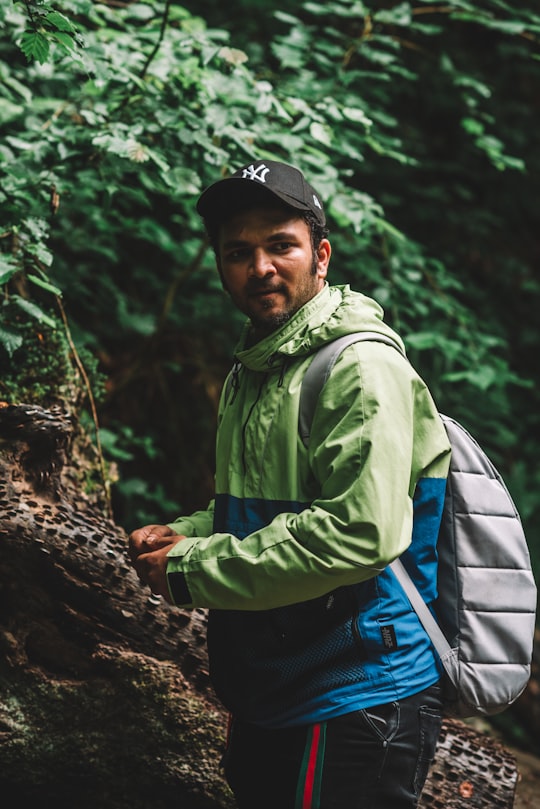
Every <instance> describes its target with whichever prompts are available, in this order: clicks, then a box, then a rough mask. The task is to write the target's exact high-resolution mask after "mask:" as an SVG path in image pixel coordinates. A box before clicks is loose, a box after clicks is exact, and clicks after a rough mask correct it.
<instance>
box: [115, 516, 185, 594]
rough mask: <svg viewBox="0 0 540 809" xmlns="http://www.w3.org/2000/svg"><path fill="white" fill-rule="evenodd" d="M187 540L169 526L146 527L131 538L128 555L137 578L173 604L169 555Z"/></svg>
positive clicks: (131, 535)
mask: <svg viewBox="0 0 540 809" xmlns="http://www.w3.org/2000/svg"><path fill="white" fill-rule="evenodd" d="M182 539H185V537H184V536H182V535H180V534H176V533H175V532H174V531H173V530H172V528H169V526H168V525H145V526H144V528H138V529H137V530H136V531H133V533H132V534H130V536H129V547H128V554H129V558H130V560H131V564H132V565H133V567H134V568H135V571H136V573H137V576H138V577H139V579H140V580H141V582H142V583H143V584H147V585H148V586H149V587H150V589H151V590H152V592H153V593H154V594H155V595H160V596H163V598H165V599H166V600H167V601H169V603H172V601H171V597H170V595H169V588H168V587H167V575H166V574H167V554H168V553H169V551H170V550H171V548H174V546H175V545H176V544H177V543H178V542H180V541H181V540H182Z"/></svg>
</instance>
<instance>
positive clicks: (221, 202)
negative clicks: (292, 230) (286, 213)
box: [197, 160, 326, 227]
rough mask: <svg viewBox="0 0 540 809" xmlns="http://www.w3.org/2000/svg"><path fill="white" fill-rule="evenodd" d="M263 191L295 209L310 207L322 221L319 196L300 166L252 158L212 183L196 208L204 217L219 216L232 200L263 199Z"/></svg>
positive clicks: (213, 218) (323, 218) (220, 216)
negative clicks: (228, 174) (249, 161)
mask: <svg viewBox="0 0 540 809" xmlns="http://www.w3.org/2000/svg"><path fill="white" fill-rule="evenodd" d="M266 194H269V195H273V196H274V197H277V198H278V199H279V200H281V201H282V202H284V203H286V204H287V205H289V206H290V207H291V208H295V209H296V210H298V211H311V212H312V213H313V214H314V215H315V217H316V219H317V222H318V223H319V224H320V225H322V226H323V227H324V225H325V224H326V217H325V215H324V209H323V206H322V202H321V200H320V197H319V195H318V193H317V192H316V191H315V189H314V188H313V187H312V186H311V185H310V184H309V183H308V182H307V181H306V179H305V177H304V175H303V174H302V172H301V171H300V169H297V168H294V166H288V165H287V164H286V163H279V162H277V161H275V160H254V161H253V162H252V163H249V164H248V165H246V166H242V168H240V169H238V171H235V172H234V174H232V175H231V176H230V177H226V178H225V179H224V180H218V182H216V183H213V185H210V186H209V187H208V188H207V189H206V190H205V191H203V193H202V194H201V196H200V197H199V201H198V202H197V212H198V213H199V214H200V215H201V216H202V217H203V218H204V219H212V220H219V219H221V218H223V216H224V214H226V213H227V212H230V211H231V206H232V205H234V203H235V202H242V201H243V200H249V199H251V198H252V197H255V198H256V199H264V198H265V196H266Z"/></svg>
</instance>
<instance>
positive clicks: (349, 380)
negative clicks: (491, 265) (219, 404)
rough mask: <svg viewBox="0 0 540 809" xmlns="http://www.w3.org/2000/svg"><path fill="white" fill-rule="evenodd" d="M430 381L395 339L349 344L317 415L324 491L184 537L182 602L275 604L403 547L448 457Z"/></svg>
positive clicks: (317, 460)
mask: <svg viewBox="0 0 540 809" xmlns="http://www.w3.org/2000/svg"><path fill="white" fill-rule="evenodd" d="M420 382H421V381H420V380H419V378H418V377H417V376H416V375H415V373H414V371H413V370H412V369H411V368H410V366H409V364H408V363H407V362H406V361H405V360H404V359H403V358H402V357H400V356H399V355H398V354H397V352H396V351H395V350H394V349H392V348H390V347H388V346H384V345H380V344H373V343H372V344H366V343H363V344H355V345H353V346H350V347H349V348H347V349H346V350H345V351H344V352H343V354H342V355H341V357H340V358H339V360H338V361H337V362H336V365H335V367H334V369H333V371H332V375H331V377H330V379H329V380H328V382H327V383H326V385H325V387H324V388H323V391H322V392H321V395H320V397H319V401H318V404H317V408H316V411H315V416H314V421H313V426H312V434H311V441H310V448H309V462H310V466H311V469H312V473H313V475H314V477H315V478H316V480H317V482H318V488H319V491H320V495H319V496H318V497H317V498H316V499H315V500H313V502H312V503H311V506H310V507H309V508H307V509H305V510H304V511H302V512H301V513H299V514H292V513H287V512H284V513H281V514H279V515H278V516H277V517H276V518H275V519H274V520H273V521H272V522H271V523H270V524H269V525H267V526H265V527H263V528H261V529H260V530H258V531H255V532H254V533H252V534H250V535H249V536H247V537H246V538H245V539H243V540H242V541H241V542H240V541H239V540H238V539H237V538H236V537H234V536H233V535H231V534H225V533H223V534H211V535H209V536H208V535H207V536H199V537H191V538H189V539H186V540H184V541H182V542H180V543H178V545H177V546H176V547H175V548H174V549H173V550H172V551H171V552H170V554H169V557H170V558H169V563H168V569H167V573H168V581H169V588H170V590H171V594H172V597H173V599H174V600H175V602H176V603H178V605H179V606H200V607H209V608H217V609H220V608H226V609H247V610H258V609H271V608H274V607H280V606H284V605H286V604H292V603H296V602H299V601H306V600H309V599H312V598H316V597H318V596H321V595H323V594H324V593H327V592H330V591H331V590H333V589H335V588H336V587H339V586H342V585H348V584H353V583H356V582H361V581H364V580H366V579H369V578H371V577H372V576H374V575H376V574H377V573H379V572H380V571H381V570H382V569H384V567H386V565H387V564H388V563H389V562H391V561H392V560H393V559H394V558H395V557H397V556H398V555H400V554H401V553H402V552H403V551H404V550H405V549H406V548H407V547H408V545H409V543H410V540H411V532H412V495H413V493H414V488H415V484H416V480H417V478H418V476H419V474H420V473H421V471H422V468H425V467H426V466H429V467H430V474H431V475H432V476H437V475H440V476H441V477H445V476H446V469H447V458H446V456H447V455H448V450H449V448H448V443H447V440H446V435H445V433H444V428H443V427H442V424H441V422H440V419H439V417H438V414H437V411H436V409H435V407H434V405H433V402H432V400H431V397H430V396H429V394H428V393H427V390H426V389H425V386H423V383H422V387H423V390H424V395H422V396H417V395H416V390H415V389H416V386H417V385H418V384H419V383H420ZM415 436H416V441H417V442H418V443H419V446H420V448H419V447H418V446H415ZM421 447H423V449H422V448H421ZM417 467H418V468H417ZM178 598H180V599H181V600H180V601H179V600H178ZM188 599H189V601H188Z"/></svg>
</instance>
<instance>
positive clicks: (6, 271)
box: [0, 255, 19, 285]
mask: <svg viewBox="0 0 540 809" xmlns="http://www.w3.org/2000/svg"><path fill="white" fill-rule="evenodd" d="M18 271H19V267H18V266H17V265H16V264H15V263H14V262H13V261H12V260H11V259H10V258H9V257H6V256H2V255H0V285H1V284H7V282H8V281H9V280H10V278H13V276H14V275H15V273H17V272H18Z"/></svg>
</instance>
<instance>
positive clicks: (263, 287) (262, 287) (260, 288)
mask: <svg viewBox="0 0 540 809" xmlns="http://www.w3.org/2000/svg"><path fill="white" fill-rule="evenodd" d="M245 290H246V292H247V294H248V295H257V294H258V293H261V292H286V291H287V290H286V287H285V286H284V285H283V284H269V283H268V281H265V280H264V279H262V278H248V280H247V282H246V286H245Z"/></svg>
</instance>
